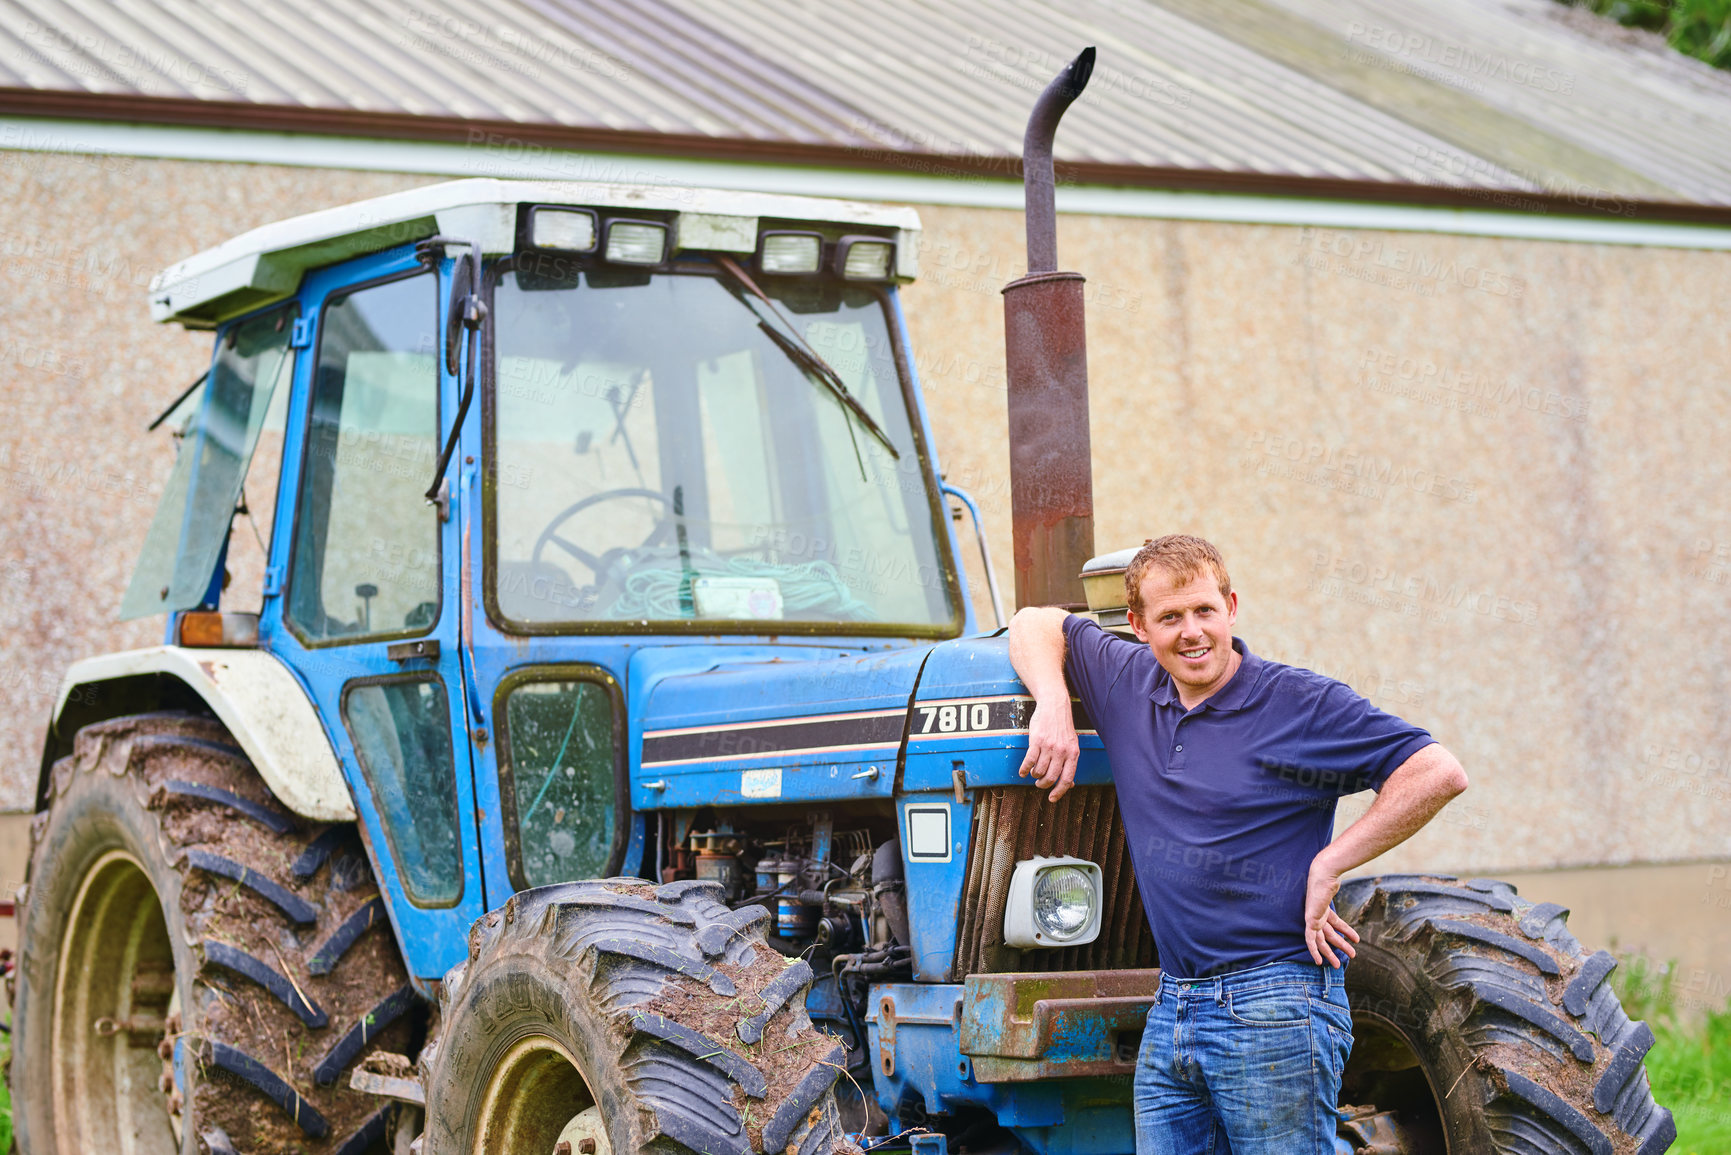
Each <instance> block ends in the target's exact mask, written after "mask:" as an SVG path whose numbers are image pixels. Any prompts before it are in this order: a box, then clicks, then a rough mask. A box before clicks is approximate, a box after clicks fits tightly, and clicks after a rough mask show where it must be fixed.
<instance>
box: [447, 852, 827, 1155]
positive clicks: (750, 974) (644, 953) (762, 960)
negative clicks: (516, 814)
mask: <svg viewBox="0 0 1731 1155" xmlns="http://www.w3.org/2000/svg"><path fill="white" fill-rule="evenodd" d="M768 918H769V913H768V912H767V911H766V910H764V909H763V908H762V907H756V906H754V907H746V908H744V909H743V910H739V911H734V910H730V909H729V908H728V907H727V906H726V905H724V904H723V903H722V902H721V890H720V888H719V887H717V886H716V885H715V884H713V883H707V882H674V883H668V884H666V885H662V886H656V885H653V884H651V883H648V882H644V881H642V880H639V879H629V878H615V879H607V880H604V881H599V882H575V883H565V884H561V885H557V886H547V887H541V888H538V889H535V890H528V891H524V892H522V893H521V894H518V895H516V896H515V897H513V898H511V899H510V900H509V901H507V902H506V903H505V905H504V906H503V907H501V908H500V909H499V910H496V911H493V912H492V913H490V914H488V915H487V916H486V917H485V918H483V919H481V920H480V921H478V922H476V923H475V925H474V927H473V929H471V931H470V932H469V959H468V961H467V962H466V963H464V964H461V965H459V966H457V967H455V968H453V969H452V970H451V972H450V973H449V974H448V975H447V976H446V978H445V983H444V990H443V994H442V995H441V999H440V1016H439V1021H440V1024H441V1025H440V1028H439V1034H438V1038H437V1039H436V1040H435V1041H433V1042H432V1043H429V1044H428V1046H427V1048H426V1050H425V1051H424V1052H423V1054H422V1068H423V1071H424V1072H426V1079H427V1102H428V1120H427V1132H426V1136H425V1151H426V1155H454V1153H457V1152H462V1153H465V1155H466V1153H468V1152H471V1151H487V1152H493V1151H500V1152H503V1151H551V1150H553V1147H554V1143H555V1140H556V1139H557V1138H558V1136H559V1134H560V1131H561V1129H562V1128H563V1127H564V1126H565V1125H566V1123H567V1122H568V1121H569V1120H571V1119H572V1118H573V1117H574V1116H575V1115H577V1114H578V1113H579V1112H581V1111H582V1110H584V1109H585V1108H586V1107H590V1106H595V1107H597V1108H598V1110H599V1113H600V1116H601V1119H602V1121H603V1122H604V1124H605V1127H606V1135H607V1139H608V1143H609V1146H610V1147H611V1150H612V1153H613V1155H633V1153H635V1152H638V1151H642V1150H648V1151H662V1152H668V1153H670V1155H672V1153H678V1155H685V1153H688V1152H698V1153H701V1155H755V1153H759V1152H761V1153H763V1155H782V1153H783V1152H788V1153H791V1155H828V1153H829V1152H831V1151H833V1150H836V1149H838V1148H839V1147H840V1145H841V1144H842V1143H843V1141H844V1140H843V1132H842V1129H841V1125H840V1119H839V1117H838V1115H837V1111H836V1104H835V1092H834V1084H835V1081H836V1079H837V1077H838V1076H839V1075H840V1074H841V1072H842V1064H843V1061H844V1055H845V1052H844V1050H843V1048H842V1046H841V1045H840V1043H839V1042H838V1041H837V1040H836V1039H834V1038H833V1037H831V1036H830V1035H827V1034H825V1033H823V1032H821V1031H819V1030H817V1029H816V1028H814V1027H813V1026H812V1024H811V1020H810V1019H809V1018H808V1017H807V1015H806V1012H805V998H806V991H807V988H808V987H809V986H810V984H811V979H812V975H811V970H810V968H809V967H808V966H807V965H806V964H805V963H804V962H803V961H801V960H790V959H786V958H783V957H782V956H781V955H780V954H778V953H776V952H775V951H774V950H772V949H771V948H770V947H769V946H768V945H766V944H765V942H764V938H763V936H764V927H765V924H766V922H767V921H768Z"/></svg>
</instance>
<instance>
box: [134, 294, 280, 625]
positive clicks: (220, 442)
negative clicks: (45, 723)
mask: <svg viewBox="0 0 1731 1155" xmlns="http://www.w3.org/2000/svg"><path fill="white" fill-rule="evenodd" d="M297 311H298V306H296V305H289V306H287V307H286V308H281V309H275V310H273V311H271V312H269V313H264V314H261V315H260V316H257V317H253V318H251V319H249V320H245V321H239V322H236V323H235V324H233V325H230V326H229V327H228V328H226V329H224V330H223V332H222V335H221V337H219V338H218V340H217V347H216V357H215V359H214V360H213V361H212V362H211V366H210V372H209V373H208V375H207V376H206V378H205V384H204V387H203V389H202V390H201V391H200V392H199V393H198V398H199V405H198V411H197V421H196V423H195V424H194V425H193V426H192V427H191V428H189V429H185V430H183V431H182V432H181V433H180V434H179V435H177V436H178V440H179V451H178V455H177V457H176V460H175V464H174V473H173V474H172V475H171V477H170V478H169V483H168V487H167V489H166V490H165V491H164V492H163V496H162V502H161V504H159V505H158V506H157V510H156V517H155V519H154V520H153V521H152V522H151V524H150V532H149V533H148V534H147V535H146V537H145V543H144V551H143V553H142V554H141V555H140V557H139V559H138V567H137V568H136V569H135V570H134V571H133V575H132V582H131V584H130V585H129V586H128V587H127V590H126V598H125V600H124V601H123V602H122V604H121V608H120V616H121V618H122V620H130V619H132V618H140V617H148V616H149V615H151V614H159V613H162V612H164V611H165V610H187V609H191V608H193V607H194V606H197V605H199V604H201V603H203V602H204V600H205V594H206V593H207V592H208V591H209V590H210V588H211V578H212V577H213V576H215V574H216V566H217V561H218V559H219V558H221V557H222V556H223V546H224V545H225V544H227V545H229V546H230V549H231V553H230V556H229V559H228V562H227V568H228V569H229V570H230V572H231V573H232V572H233V571H234V570H235V567H236V565H237V564H239V565H241V566H242V567H243V569H244V568H245V567H246V566H249V565H254V563H256V568H258V569H259V570H261V571H262V568H263V566H262V560H261V559H262V554H259V553H257V552H256V551H255V556H253V557H252V558H249V559H247V560H246V561H242V560H241V557H240V556H239V553H244V547H243V549H242V550H241V551H239V553H237V552H236V551H234V549H233V543H232V541H231V539H230V534H229V526H230V522H231V521H232V520H233V518H234V513H235V506H236V502H237V500H238V499H239V498H240V496H241V493H242V484H243V482H244V481H245V479H246V478H247V477H248V476H249V474H248V463H249V462H251V461H252V460H253V451H254V450H255V449H256V448H258V447H259V446H260V444H261V441H260V435H261V433H264V432H265V431H266V430H267V429H268V426H269V424H270V422H269V420H268V417H269V415H270V414H273V413H275V414H279V415H280V413H281V410H282V405H283V404H284V403H285V402H286V401H287V398H288V393H289V391H288V389H287V388H286V382H287V381H288V379H289V375H290V373H291V372H292V366H293V363H294V355H293V353H292V351H291V350H290V348H289V336H290V333H291V332H292V326H293V323H294V319H295V315H296V313H297ZM278 385H284V386H285V387H284V388H282V389H278V388H277V386H278ZM271 440H272V439H271V438H270V437H268V436H266V437H265V438H264V441H265V442H267V443H268V442H270V441H271ZM264 456H265V457H266V458H267V459H269V458H271V456H272V450H271V448H270V446H269V444H266V445H265V446H264ZM263 468H265V469H267V470H268V469H269V468H270V465H269V463H268V462H267V463H266V464H265V465H264V466H263ZM248 509H249V510H250V509H251V506H250V505H249V506H248ZM247 532H248V533H249V534H251V533H252V532H253V531H252V530H251V529H250V528H249V529H248V530H247ZM267 540H268V539H267ZM255 584H256V583H255ZM218 588H221V587H220V586H219V587H218ZM229 604H230V605H231V606H232V605H235V604H237V603H236V602H234V601H233V600H232V598H231V600H230V601H229Z"/></svg>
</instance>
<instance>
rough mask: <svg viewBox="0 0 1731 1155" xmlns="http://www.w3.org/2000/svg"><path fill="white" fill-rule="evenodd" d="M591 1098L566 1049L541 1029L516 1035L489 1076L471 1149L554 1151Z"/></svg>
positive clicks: (500, 1154) (521, 1154)
mask: <svg viewBox="0 0 1731 1155" xmlns="http://www.w3.org/2000/svg"><path fill="white" fill-rule="evenodd" d="M594 1103H595V1097H594V1096H593V1095H592V1094H590V1092H589V1085H588V1083H586V1082H585V1081H584V1079H583V1075H582V1073H581V1072H580V1071H578V1069H577V1061H576V1060H575V1059H573V1058H572V1057H571V1052H570V1051H568V1050H566V1049H565V1047H564V1046H562V1045H561V1044H560V1043H559V1042H558V1041H557V1040H555V1039H551V1038H548V1037H547V1036H545V1035H534V1036H531V1037H529V1038H525V1039H519V1040H518V1041H517V1042H516V1043H514V1044H512V1046H511V1049H510V1050H509V1051H507V1052H506V1053H505V1055H504V1057H503V1058H501V1059H500V1060H499V1062H498V1064H497V1065H495V1066H494V1068H493V1073H492V1076H491V1078H489V1079H488V1082H487V1093H486V1095H485V1097H484V1098H483V1099H482V1101H481V1117H480V1125H479V1126H478V1127H476V1129H475V1155H552V1151H553V1146H554V1144H556V1143H557V1142H558V1141H559V1133H560V1132H561V1131H563V1130H564V1129H565V1124H567V1123H568V1122H570V1121H571V1119H572V1117H573V1116H575V1115H577V1114H578V1113H579V1112H581V1111H582V1110H583V1109H584V1108H586V1107H589V1106H593V1105H594Z"/></svg>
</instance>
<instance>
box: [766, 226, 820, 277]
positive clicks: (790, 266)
mask: <svg viewBox="0 0 1731 1155" xmlns="http://www.w3.org/2000/svg"><path fill="white" fill-rule="evenodd" d="M822 263H823V236H822V235H821V234H819V233H788V232H775V233H764V234H763V239H762V240H761V241H760V242H758V249H757V267H758V268H759V269H760V270H761V271H763V272H765V273H771V274H776V275H780V276H809V275H810V274H812V273H815V272H817V271H818V269H819V267H821V265H822Z"/></svg>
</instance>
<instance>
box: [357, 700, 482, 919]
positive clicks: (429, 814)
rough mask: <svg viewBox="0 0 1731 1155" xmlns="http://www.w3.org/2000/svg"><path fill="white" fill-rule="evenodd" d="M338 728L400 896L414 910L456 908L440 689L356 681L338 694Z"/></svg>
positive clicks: (459, 860) (453, 791)
mask: <svg viewBox="0 0 1731 1155" xmlns="http://www.w3.org/2000/svg"><path fill="white" fill-rule="evenodd" d="M343 722H344V724H345V725H347V726H348V729H349V738H350V740H351V741H353V742H354V744H355V756H356V758H357V759H358V760H359V762H360V766H361V773H362V774H364V775H366V779H367V785H368V786H370V787H371V788H372V796H373V803H374V805H376V806H377V807H378V808H379V821H380V824H381V825H383V826H384V828H385V838H386V840H387V841H388V842H389V843H390V846H391V858H392V860H393V861H394V862H395V863H396V865H397V874H398V875H399V876H400V877H401V878H402V881H403V890H404V892H405V893H407V894H408V896H409V900H410V901H411V902H413V903H415V904H416V905H417V906H452V905H455V904H456V902H457V900H458V899H459V898H461V897H462V894H463V856H462V853H461V846H460V844H459V842H458V839H457V782H456V775H455V771H454V768H453V766H454V763H453V760H452V756H451V715H450V713H449V707H448V704H447V703H446V700H445V687H444V685H443V684H442V683H440V682H438V681H435V680H432V679H425V678H412V677H411V678H392V679H384V680H378V681H369V682H357V683H353V684H351V685H350V686H349V687H348V688H347V690H345V691H344V693H343Z"/></svg>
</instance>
